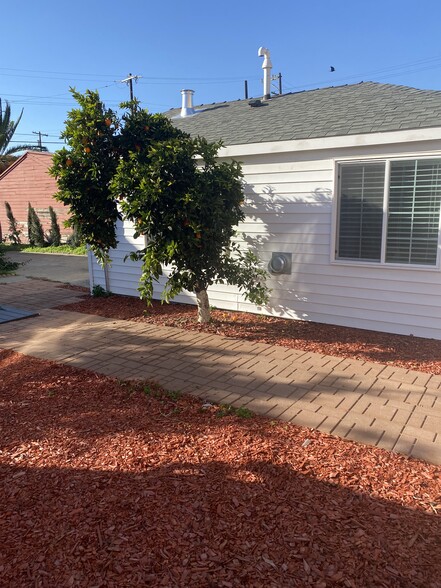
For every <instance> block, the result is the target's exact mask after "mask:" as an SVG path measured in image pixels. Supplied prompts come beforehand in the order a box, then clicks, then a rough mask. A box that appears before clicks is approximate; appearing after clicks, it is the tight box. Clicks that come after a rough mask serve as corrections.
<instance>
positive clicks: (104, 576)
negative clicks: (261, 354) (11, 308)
mask: <svg viewBox="0 0 441 588" xmlns="http://www.w3.org/2000/svg"><path fill="white" fill-rule="evenodd" d="M0 373H1V378H0V403H1V411H0V430H1V435H0V487H1V501H0V585H1V586H2V587H5V588H21V587H33V588H46V587H48V588H52V587H57V588H64V587H66V588H69V587H84V588H94V587H103V588H104V587H105V588H125V587H127V588H129V587H130V588H133V587H138V586H140V587H141V586H152V587H156V586H166V587H190V586H191V587H196V588H199V587H200V588H210V587H212V588H214V587H216V588H222V587H224V588H234V587H259V588H260V587H262V588H263V587H265V588H267V587H270V588H280V587H282V588H283V587H304V586H312V587H315V588H328V587H337V586H338V587H347V588H374V587H375V588H378V587H387V588H389V587H394V588H407V587H409V588H411V587H412V588H414V587H421V588H423V587H424V588H441V558H440V553H441V519H440V516H439V512H440V509H441V482H440V474H441V468H440V467H437V466H433V465H428V464H425V463H423V462H419V461H416V460H413V459H408V458H405V457H403V456H400V455H396V454H392V453H389V452H386V451H384V450H381V449H378V448H374V447H367V446H364V445H360V444H356V443H351V442H348V441H343V440H341V439H337V438H333V437H331V436H329V435H326V434H323V433H320V432H318V431H313V430H309V429H305V428H300V427H297V426H295V425H291V424H286V423H280V422H274V421H270V420H268V419H265V418H262V417H252V418H240V417H238V416H236V415H234V414H233V415H230V416H220V414H219V409H218V407H214V406H203V405H201V403H200V402H199V401H198V400H197V399H194V398H192V397H189V396H182V397H177V395H174V394H170V393H166V392H165V391H162V390H160V389H158V388H157V387H155V385H154V384H151V383H143V384H140V383H136V384H135V383H127V382H118V381H116V380H114V379H111V378H106V377H104V376H99V375H96V374H94V373H91V372H85V371H81V370H77V369H73V368H69V367H66V366H62V365H58V364H55V363H52V362H49V361H42V360H37V359H33V358H30V357H26V356H23V355H19V354H16V353H13V352H10V351H2V352H0Z"/></svg>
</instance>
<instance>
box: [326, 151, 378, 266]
mask: <svg viewBox="0 0 441 588" xmlns="http://www.w3.org/2000/svg"><path fill="white" fill-rule="evenodd" d="M384 169H385V165H384V163H375V164H370V163H365V164H354V165H352V164H349V165H344V166H342V167H341V172H340V206H339V235H338V257H339V258H340V259H364V260H366V261H380V259H381V232H382V226H383V197H384Z"/></svg>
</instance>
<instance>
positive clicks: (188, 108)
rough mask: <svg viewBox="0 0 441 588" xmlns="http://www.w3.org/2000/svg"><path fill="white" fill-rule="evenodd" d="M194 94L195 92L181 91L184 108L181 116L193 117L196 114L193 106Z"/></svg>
mask: <svg viewBox="0 0 441 588" xmlns="http://www.w3.org/2000/svg"><path fill="white" fill-rule="evenodd" d="M193 94H194V90H181V96H182V108H181V116H182V117H185V116H191V115H192V114H195V110H194V106H193Z"/></svg>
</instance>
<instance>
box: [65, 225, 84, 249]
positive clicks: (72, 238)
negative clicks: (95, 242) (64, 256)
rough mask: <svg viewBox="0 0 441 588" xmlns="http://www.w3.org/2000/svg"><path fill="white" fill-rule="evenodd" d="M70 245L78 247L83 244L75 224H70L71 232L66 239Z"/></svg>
mask: <svg viewBox="0 0 441 588" xmlns="http://www.w3.org/2000/svg"><path fill="white" fill-rule="evenodd" d="M66 243H67V244H68V245H70V247H80V245H82V244H83V239H82V236H81V233H80V230H79V228H78V225H77V224H73V225H72V234H71V235H69V237H68V238H67V240H66Z"/></svg>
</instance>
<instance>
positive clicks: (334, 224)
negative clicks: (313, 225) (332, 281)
mask: <svg viewBox="0 0 441 588" xmlns="http://www.w3.org/2000/svg"><path fill="white" fill-rule="evenodd" d="M416 159H417V160H424V159H441V152H434V153H430V154H428V153H424V155H423V154H421V153H415V154H412V155H409V154H407V155H405V156H402V155H393V156H391V155H385V156H384V157H378V156H376V157H354V158H349V157H348V158H345V159H334V160H333V163H334V198H333V206H332V221H331V229H332V234H331V256H330V261H331V263H332V264H337V265H346V266H356V267H375V268H379V267H384V268H386V269H391V270H393V269H400V270H402V269H407V270H412V271H413V270H416V271H421V270H425V271H439V269H440V267H441V255H440V249H441V211H440V217H439V222H438V245H437V252H436V264H434V265H426V264H412V263H390V262H386V261H385V259H386V243H387V238H386V237H387V223H388V205H389V185H390V169H391V163H392V161H415V160H416ZM363 163H384V164H385V178H384V197H383V228H382V244H381V260H380V261H363V260H358V259H354V260H351V259H339V258H338V257H337V240H338V235H337V232H338V227H339V218H338V211H339V198H340V178H339V175H340V174H339V171H340V167H341V166H342V165H344V164H363Z"/></svg>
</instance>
